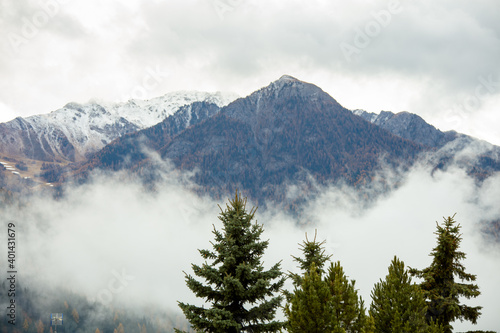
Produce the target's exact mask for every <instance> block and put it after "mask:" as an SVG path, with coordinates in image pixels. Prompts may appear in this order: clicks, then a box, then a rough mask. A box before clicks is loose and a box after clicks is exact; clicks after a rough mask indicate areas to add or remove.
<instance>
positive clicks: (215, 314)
mask: <svg viewBox="0 0 500 333" xmlns="http://www.w3.org/2000/svg"><path fill="white" fill-rule="evenodd" d="M254 215H255V208H252V209H251V210H250V212H247V210H246V199H242V198H241V197H240V195H238V193H236V194H235V197H234V199H233V200H230V201H229V204H228V205H226V209H225V210H224V211H223V210H222V208H221V213H220V215H219V219H220V220H221V221H222V224H223V229H222V232H221V231H218V230H216V229H215V227H214V231H213V234H214V236H215V242H214V243H212V247H213V251H209V250H199V252H200V254H201V256H202V257H203V258H204V259H205V260H211V261H212V263H211V264H209V263H208V262H205V263H204V264H203V265H201V266H198V265H194V264H193V265H192V268H193V272H194V274H195V275H196V276H198V277H200V278H203V279H204V280H205V282H206V283H203V282H200V281H198V280H196V279H195V278H193V277H192V276H191V275H188V274H186V284H187V286H188V287H189V289H191V290H192V291H193V293H194V294H195V295H196V296H197V297H200V298H203V299H205V302H206V303H209V307H208V308H205V307H199V306H195V305H190V304H185V303H182V302H179V306H180V308H181V309H182V311H183V312H184V314H185V316H186V318H187V320H188V321H189V322H190V323H191V325H192V327H193V328H194V329H196V330H198V331H202V332H221V333H222V332H277V331H279V330H280V329H281V328H282V327H283V325H284V323H282V322H279V321H275V320H274V316H275V314H276V309H277V308H278V307H279V306H280V303H281V300H282V297H281V296H275V295H274V294H275V293H277V292H279V290H280V288H281V287H282V286H283V283H284V278H282V272H281V270H280V264H279V263H277V264H275V265H274V266H273V267H272V268H271V269H270V270H267V271H265V270H264V267H263V266H262V263H261V258H262V255H263V254H264V250H265V249H266V248H267V246H268V243H269V242H268V241H261V240H260V236H261V235H262V233H263V231H264V230H263V227H262V226H261V225H259V224H257V223H252V220H253V218H254ZM176 331H177V332H179V331H178V330H176Z"/></svg>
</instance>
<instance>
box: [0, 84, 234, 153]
mask: <svg viewBox="0 0 500 333" xmlns="http://www.w3.org/2000/svg"><path fill="white" fill-rule="evenodd" d="M235 98H236V96H235V95H234V94H222V93H205V92H174V93H170V94H167V95H164V96H162V97H158V98H154V99H151V100H148V101H138V100H131V101H129V102H127V103H121V104H110V105H106V104H98V103H88V104H84V105H81V104H77V103H69V104H67V105H66V106H64V107H63V108H62V109H59V110H56V111H54V112H51V113H49V114H43V115H37V116H31V117H27V118H20V117H19V118H16V119H14V120H12V121H10V122H7V123H2V124H0V154H2V153H3V154H6V155H9V156H14V157H19V158H28V159H34V160H40V161H60V162H61V161H71V162H75V161H84V160H86V159H87V158H88V156H89V155H91V154H92V153H95V152H97V151H99V150H100V149H102V148H103V147H104V146H105V145H106V144H108V143H110V142H111V141H113V140H114V139H116V138H118V137H120V136H122V135H125V134H127V133H132V132H136V131H138V130H141V129H144V128H147V127H150V126H153V125H155V124H157V123H159V122H161V121H162V120H163V119H165V118H166V117H167V116H169V115H171V114H173V113H175V112H176V111H177V110H178V109H179V108H180V107H182V106H184V105H189V104H191V103H193V102H197V101H207V102H210V103H214V104H216V105H218V106H224V105H227V104H228V103H229V102H231V101H232V100H234V99H235Z"/></svg>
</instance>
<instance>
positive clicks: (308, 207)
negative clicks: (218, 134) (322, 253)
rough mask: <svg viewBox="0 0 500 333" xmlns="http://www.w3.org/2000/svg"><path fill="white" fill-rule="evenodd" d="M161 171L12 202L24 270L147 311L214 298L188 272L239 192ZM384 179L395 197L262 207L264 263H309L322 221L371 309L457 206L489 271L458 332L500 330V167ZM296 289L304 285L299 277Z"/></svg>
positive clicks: (329, 191)
mask: <svg viewBox="0 0 500 333" xmlns="http://www.w3.org/2000/svg"><path fill="white" fill-rule="evenodd" d="M159 175H160V177H159V180H158V181H157V183H156V184H155V187H154V190H153V191H152V190H151V188H150V187H147V186H144V184H143V183H142V182H141V181H140V180H139V179H137V178H135V177H134V176H131V175H129V174H126V173H114V174H104V173H95V174H94V175H93V176H92V178H91V180H90V181H89V182H88V183H87V184H85V185H81V186H68V187H66V188H65V189H64V193H65V195H64V196H63V197H62V198H60V199H58V200H55V199H53V198H50V197H47V196H44V197H34V198H31V199H30V200H29V201H28V202H27V203H26V204H25V205H24V206H22V209H19V208H17V207H10V208H6V209H4V211H3V213H2V215H3V220H4V221H12V222H14V223H15V224H16V228H17V238H18V240H17V260H18V276H19V280H21V281H22V282H23V284H24V286H28V287H29V288H32V289H37V290H44V289H47V288H49V289H50V290H67V291H71V292H74V293H76V294H80V295H82V296H83V297H85V298H86V299H87V300H89V301H91V302H94V301H95V302H98V303H102V304H103V305H104V306H106V307H110V306H113V307H114V308H125V309H129V310H131V311H133V312H134V313H137V314H139V315H142V314H147V313H148V309H158V310H159V311H164V312H166V313H172V314H174V315H178V316H181V315H182V313H181V311H180V309H179V308H178V307H177V301H182V302H185V303H192V304H202V300H200V299H196V298H195V297H194V295H193V294H192V293H191V291H190V290H189V289H188V288H187V286H186V285H185V282H184V273H183V271H185V272H186V273H188V274H191V273H192V270H191V263H196V264H201V263H203V259H202V258H201V256H200V255H199V253H198V251H197V249H207V248H210V247H211V245H210V241H211V240H213V235H212V233H211V231H212V230H213V228H214V226H215V228H217V229H221V223H220V221H219V220H218V218H217V215H218V213H219V212H220V209H219V207H218V205H220V206H221V207H222V208H224V207H225V204H226V202H227V196H226V197H224V198H221V199H220V200H215V199H213V198H210V197H209V196H206V195H205V196H204V195H199V194H196V189H197V186H196V185H195V184H193V183H192V182H191V180H190V179H191V178H192V176H193V174H192V173H183V172H179V171H177V170H175V169H174V168H173V167H172V166H171V165H169V164H168V163H164V164H163V168H162V171H161V172H160V173H159ZM378 179H380V180H383V181H384V182H385V184H384V185H385V186H386V185H387V184H386V183H387V182H388V181H389V182H390V181H392V180H394V181H396V179H397V181H398V184H397V186H396V184H389V185H390V187H394V188H395V189H394V190H393V191H391V192H389V193H387V194H384V195H379V189H378V187H377V184H376V183H374V184H371V185H370V186H367V187H365V188H361V189H353V188H351V187H349V186H344V185H341V184H336V185H331V186H328V187H323V188H318V190H319V194H317V195H315V196H311V197H310V198H309V199H308V200H307V201H306V202H305V203H304V204H303V207H302V208H303V209H302V210H301V213H300V215H299V216H297V215H291V214H289V212H288V211H287V210H285V209H283V208H280V206H279V205H268V207H267V208H266V209H259V210H257V214H256V220H257V222H258V223H261V224H264V230H265V231H264V234H263V238H264V239H269V247H268V249H267V251H266V254H265V256H264V266H265V267H266V268H269V267H271V266H272V265H273V264H274V263H276V262H278V261H281V264H282V270H283V272H288V271H291V272H299V270H298V268H297V267H296V263H295V262H294V261H293V260H292V258H291V255H295V256H298V255H301V252H300V250H299V248H298V243H301V242H302V241H303V240H304V239H305V233H307V235H308V238H309V239H312V238H313V237H314V233H315V230H317V239H318V240H320V241H321V240H326V244H325V246H326V251H327V252H328V253H329V254H332V255H333V257H332V261H337V260H340V261H341V264H342V265H343V267H344V269H345V272H346V274H347V275H348V276H349V277H350V278H351V279H355V280H356V286H357V288H358V289H359V293H360V294H361V295H362V297H363V299H364V300H365V305H366V306H367V307H369V304H370V302H371V299H370V292H371V290H372V288H373V285H374V284H375V283H376V282H378V281H379V279H381V278H384V277H385V275H386V274H387V267H388V266H389V264H390V261H391V259H392V258H393V256H394V255H397V256H398V257H399V258H400V259H401V260H403V261H404V262H405V264H406V265H407V266H411V267H414V268H419V269H421V268H424V267H427V266H428V265H429V264H430V263H431V258H430V257H429V253H430V252H431V250H432V248H433V247H434V246H435V244H436V243H435V242H436V239H435V235H434V234H433V233H434V231H435V230H436V221H437V222H439V223H441V222H442V220H443V217H447V216H451V215H453V214H455V213H456V220H457V221H458V222H459V223H460V224H461V225H462V232H463V242H462V245H461V249H462V250H463V251H464V252H465V253H466V254H467V260H466V261H465V267H466V270H467V271H468V272H469V273H472V274H477V284H478V285H479V287H480V291H481V296H479V297H478V298H477V299H474V300H465V302H466V303H467V304H469V305H481V306H483V307H484V308H483V310H482V316H481V317H480V319H479V321H478V325H476V326H473V325H471V324H470V323H468V322H464V323H460V322H456V323H455V324H454V327H455V330H456V331H466V330H472V329H482V330H493V329H498V328H499V327H500V318H499V317H498V313H499V311H500V305H499V304H498V297H499V296H500V294H499V292H498V287H497V281H498V276H500V265H498V262H499V260H500V247H499V246H498V244H496V243H495V242H494V241H492V240H488V238H485V237H484V235H483V233H482V232H481V230H482V228H483V223H486V222H488V221H492V220H498V219H499V218H500V207H499V206H498V198H499V197H500V175H496V176H492V177H490V178H488V179H487V180H486V181H484V182H483V183H481V184H478V183H477V181H476V180H474V179H473V178H471V177H469V176H467V175H466V174H465V172H464V171H463V170H461V169H458V168H450V169H448V170H447V171H436V172H433V173H432V172H431V170H430V169H429V168H427V167H425V166H422V165H417V166H415V167H413V168H412V169H411V170H410V171H409V172H408V173H407V174H406V176H404V177H403V179H402V180H401V179H399V178H397V177H391V174H390V173H389V172H385V173H384V172H381V173H380V175H379V176H378ZM294 191H295V192H294ZM290 193H291V195H299V194H297V193H300V186H295V187H294V186H292V185H291V186H290ZM294 193H295V194H294ZM230 195H231V194H228V196H230ZM367 202H368V204H367ZM251 206H252V202H250V201H249V202H248V205H247V208H248V209H250V208H251ZM5 260H6V258H1V262H2V267H5V266H4V264H5ZM286 287H287V288H288V289H289V290H292V287H291V283H289V282H288V283H287V284H286ZM52 288H55V289H52ZM48 297H50V295H49V296H48ZM283 305H284V304H283ZM46 310H47V312H50V311H51V310H50V309H46ZM280 316H282V314H280Z"/></svg>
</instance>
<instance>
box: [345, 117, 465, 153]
mask: <svg viewBox="0 0 500 333" xmlns="http://www.w3.org/2000/svg"><path fill="white" fill-rule="evenodd" d="M352 112H353V113H354V114H355V115H357V116H360V117H362V118H363V119H365V120H367V121H369V122H371V123H373V124H375V125H377V126H380V127H381V128H383V129H385V130H387V131H389V132H391V133H393V134H395V135H397V136H400V137H402V138H404V139H407V140H410V141H413V142H416V143H419V144H421V145H424V146H428V147H432V148H441V147H443V146H444V145H445V144H447V143H448V142H450V141H453V140H455V139H456V138H457V137H459V136H460V134H458V133H457V132H455V131H448V132H442V131H440V130H438V129H437V128H435V127H434V126H432V125H430V124H428V123H427V122H426V121H425V120H423V119H422V118H421V117H420V116H418V115H416V114H414V113H410V112H405V111H403V112H398V113H393V112H390V111H381V112H380V113H379V114H376V113H372V112H366V111H364V110H354V111H352Z"/></svg>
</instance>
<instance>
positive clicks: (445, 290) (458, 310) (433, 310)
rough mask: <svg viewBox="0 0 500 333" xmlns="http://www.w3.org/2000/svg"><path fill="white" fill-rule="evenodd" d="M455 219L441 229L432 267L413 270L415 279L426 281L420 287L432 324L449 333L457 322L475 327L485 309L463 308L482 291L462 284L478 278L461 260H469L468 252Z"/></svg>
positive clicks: (438, 230)
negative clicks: (463, 299)
mask: <svg viewBox="0 0 500 333" xmlns="http://www.w3.org/2000/svg"><path fill="white" fill-rule="evenodd" d="M454 218H455V215H453V216H451V217H448V218H445V219H444V222H443V224H442V225H439V224H438V223H437V222H436V225H437V231H436V232H435V234H436V235H437V246H436V247H435V248H434V249H433V250H432V252H431V254H430V256H432V257H433V260H432V264H431V265H430V266H429V267H427V268H424V269H423V270H417V269H411V270H410V272H411V274H413V275H414V276H417V277H419V278H422V279H423V282H422V283H421V284H420V287H421V289H422V290H423V292H424V296H425V298H426V301H427V314H426V318H427V321H428V322H437V323H438V324H440V325H443V326H444V328H445V332H446V333H449V332H452V328H453V327H452V326H451V323H452V322H453V321H455V320H456V319H460V320H468V321H471V322H472V323H473V324H475V323H476V322H477V318H478V317H479V316H480V314H481V312H480V310H481V308H482V307H480V306H477V307H470V306H467V305H464V304H460V301H459V297H461V296H463V297H466V298H468V299H469V298H471V297H477V296H479V295H480V292H479V287H478V286H477V285H476V284H472V283H458V282H456V281H455V277H457V278H458V279H460V280H461V281H467V282H470V281H475V280H476V276H475V275H472V274H468V273H466V272H465V267H464V266H463V264H462V263H461V260H463V259H465V257H466V255H465V253H464V252H461V251H459V250H458V249H459V247H460V242H461V241H462V235H461V234H460V228H461V226H460V224H455V223H456V222H455V220H454Z"/></svg>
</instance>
